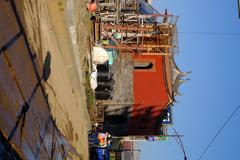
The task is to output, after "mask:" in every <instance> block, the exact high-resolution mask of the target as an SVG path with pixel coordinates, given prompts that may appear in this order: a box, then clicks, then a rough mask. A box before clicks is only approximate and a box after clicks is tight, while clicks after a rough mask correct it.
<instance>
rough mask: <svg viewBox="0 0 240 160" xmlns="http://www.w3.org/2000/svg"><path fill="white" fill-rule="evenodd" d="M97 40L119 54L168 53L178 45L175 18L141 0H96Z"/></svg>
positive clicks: (175, 50) (174, 50)
mask: <svg viewBox="0 0 240 160" xmlns="http://www.w3.org/2000/svg"><path fill="white" fill-rule="evenodd" d="M98 6H99V7H98V12H97V14H98V16H99V17H100V18H101V33H100V41H101V43H102V45H103V47H104V48H106V49H114V50H118V52H120V53H134V54H141V55H170V54H173V53H175V52H177V51H178V49H176V48H177V33H176V32H177V30H176V22H177V17H176V16H174V15H172V14H169V13H168V12H167V10H165V13H164V14H161V13H159V12H157V11H156V10H155V9H154V8H153V7H151V5H149V4H148V3H146V2H145V1H144V0H105V1H104V0H101V1H98Z"/></svg>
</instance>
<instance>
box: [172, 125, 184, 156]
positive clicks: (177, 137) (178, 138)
mask: <svg viewBox="0 0 240 160" xmlns="http://www.w3.org/2000/svg"><path fill="white" fill-rule="evenodd" d="M173 130H174V134H176V137H174V139H175V140H176V142H177V143H178V145H179V147H180V148H181V149H182V152H183V155H184V160H187V155H186V151H185V149H184V146H183V143H182V140H181V137H180V136H179V134H178V132H177V131H176V129H173Z"/></svg>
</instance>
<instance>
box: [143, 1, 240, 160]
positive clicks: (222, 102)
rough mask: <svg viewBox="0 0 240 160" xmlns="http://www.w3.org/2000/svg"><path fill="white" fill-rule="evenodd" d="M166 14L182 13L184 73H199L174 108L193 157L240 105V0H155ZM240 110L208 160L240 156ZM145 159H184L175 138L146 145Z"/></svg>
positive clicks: (177, 125)
mask: <svg viewBox="0 0 240 160" xmlns="http://www.w3.org/2000/svg"><path fill="white" fill-rule="evenodd" d="M153 6H154V7H155V8H156V9H158V10H159V11H161V12H163V11H164V9H165V8H167V9H168V11H169V12H171V13H173V14H175V15H178V16H179V21H178V30H179V32H180V33H179V48H180V54H179V55H177V56H176V62H177V64H178V66H179V68H180V69H181V70H182V71H189V70H191V71H193V73H192V74H191V75H190V76H189V78H190V79H191V80H190V81H188V82H187V83H186V84H183V85H182V86H181V89H180V91H181V93H182V94H183V96H182V97H177V100H178V101H179V103H177V104H176V105H175V106H174V108H173V118H174V125H173V127H170V128H169V130H170V132H169V133H170V134H171V133H172V131H171V130H172V128H176V129H177V131H178V132H179V134H183V135H184V137H183V138H182V140H183V143H184V146H185V149H186V151H187V155H188V159H189V160H198V158H199V156H200V154H201V153H202V151H203V150H204V149H205V147H206V146H207V145H208V143H209V141H210V140H211V139H212V137H213V136H214V135H215V134H216V132H217V131H218V130H219V128H220V127H221V126H222V124H223V123H224V121H225V120H226V119H227V118H228V117H229V115H231V113H232V112H233V110H234V109H235V108H236V107H237V106H238V105H240V101H239V100H240V94H239V91H240V85H239V84H240V43H239V42H240V19H238V10H237V0H222V1H219V0H211V1H208V0H201V1H200V0H198V1H196V0H153ZM181 32H214V33H218V32H220V33H239V34H238V35H221V34H216V35H204V34H184V33H181ZM239 122H240V110H239V111H238V112H237V113H236V114H235V116H234V117H233V118H232V119H231V121H230V122H229V124H228V125H227V126H226V127H225V129H224V130H223V131H222V132H221V134H220V135H219V136H218V137H217V139H216V140H215V142H214V143H213V145H212V146H211V147H210V148H209V150H208V151H207V153H206V154H205V155H204V157H203V158H202V160H226V159H227V160H239V159H240V152H239V151H240V150H239V147H240V136H239V135H240V125H239ZM140 146H141V149H142V151H141V160H181V159H183V155H182V152H181V150H180V148H179V146H178V145H177V143H176V142H175V141H174V139H169V140H168V141H166V142H148V143H141V145H140Z"/></svg>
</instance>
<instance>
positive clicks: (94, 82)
mask: <svg viewBox="0 0 240 160" xmlns="http://www.w3.org/2000/svg"><path fill="white" fill-rule="evenodd" d="M90 85H91V88H92V90H95V89H96V88H97V86H98V85H97V71H95V72H92V73H91V76H90Z"/></svg>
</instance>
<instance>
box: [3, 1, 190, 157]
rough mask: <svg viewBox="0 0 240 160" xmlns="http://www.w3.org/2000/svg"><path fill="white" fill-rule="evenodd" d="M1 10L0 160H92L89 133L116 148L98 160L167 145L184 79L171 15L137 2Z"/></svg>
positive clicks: (11, 5)
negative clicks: (136, 146)
mask: <svg viewBox="0 0 240 160" xmlns="http://www.w3.org/2000/svg"><path fill="white" fill-rule="evenodd" d="M0 9H1V11H0V22H1V23H0V146H1V147H0V156H1V157H0V159H79V160H88V159H96V155H95V154H97V153H96V151H95V150H92V148H91V147H90V145H89V135H88V134H89V133H88V132H89V131H94V132H103V133H105V132H107V133H110V134H111V136H112V138H113V139H114V138H115V139H116V140H113V143H117V144H113V145H112V146H113V147H110V148H104V149H106V150H107V152H109V155H108V156H106V155H104V156H103V157H102V159H112V160H113V159H116V160H117V159H127V158H126V157H129V156H130V157H131V156H133V154H131V155H128V153H130V151H131V149H130V148H131V147H130V148H129V146H128V147H127V148H124V146H126V144H127V143H129V142H132V141H148V140H150V139H152V140H153V139H154V140H158V141H161V140H163V139H166V137H165V136H166V135H167V134H168V130H167V127H168V126H169V125H172V118H173V115H172V110H173V109H172V106H173V104H174V103H175V97H176V96H179V95H181V93H179V91H178V88H179V86H180V84H182V83H183V82H185V81H187V80H188V79H184V78H183V77H184V76H187V75H188V73H189V72H181V71H180V69H179V68H178V66H177V65H176V63H175V61H174V56H175V54H178V32H177V19H178V17H177V16H175V15H173V14H171V12H169V11H168V10H167V9H166V10H165V11H164V13H159V12H158V11H157V10H156V9H154V8H153V7H152V6H151V2H150V1H145V0H97V1H87V0H85V1H83V0H51V1H48V0H28V1H26V0H18V1H17V0H8V1H0ZM119 128H121V129H119ZM114 146H115V148H114ZM104 154H106V153H105V151H104ZM110 155H111V156H110ZM98 156H99V155H98ZM98 158H99V157H98ZM132 159H133V157H132ZM135 159H136V158H135Z"/></svg>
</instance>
